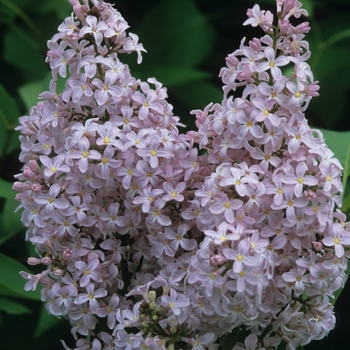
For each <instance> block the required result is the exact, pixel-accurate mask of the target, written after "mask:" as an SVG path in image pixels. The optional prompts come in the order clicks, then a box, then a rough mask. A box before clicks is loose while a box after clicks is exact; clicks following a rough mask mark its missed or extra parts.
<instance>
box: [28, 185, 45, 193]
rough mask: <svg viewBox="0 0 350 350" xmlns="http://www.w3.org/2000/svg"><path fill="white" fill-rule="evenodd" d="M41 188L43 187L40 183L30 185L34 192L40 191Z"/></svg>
mask: <svg viewBox="0 0 350 350" xmlns="http://www.w3.org/2000/svg"><path fill="white" fill-rule="evenodd" d="M43 189H44V187H43V186H42V185H40V184H33V185H32V187H31V190H32V191H33V192H36V193H38V192H41V191H42V190H43Z"/></svg>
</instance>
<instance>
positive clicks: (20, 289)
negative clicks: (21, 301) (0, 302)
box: [0, 253, 41, 300]
mask: <svg viewBox="0 0 350 350" xmlns="http://www.w3.org/2000/svg"><path fill="white" fill-rule="evenodd" d="M0 266H1V269H0V295H5V296H14V297H20V298H25V299H31V300H41V298H40V291H39V288H38V289H37V290H36V291H29V292H26V291H25V290H24V285H25V283H26V280H25V279H24V278H22V276H21V275H20V274H19V272H20V271H27V272H28V271H29V269H28V268H27V267H26V266H24V265H22V264H21V263H20V262H18V261H16V260H14V259H12V258H10V257H9V256H6V255H4V254H2V253H0ZM28 273H31V272H28ZM38 287H39V286H38Z"/></svg>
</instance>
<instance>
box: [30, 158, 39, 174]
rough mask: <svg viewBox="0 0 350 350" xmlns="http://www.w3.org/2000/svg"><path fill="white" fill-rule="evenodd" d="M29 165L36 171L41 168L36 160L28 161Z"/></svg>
mask: <svg viewBox="0 0 350 350" xmlns="http://www.w3.org/2000/svg"><path fill="white" fill-rule="evenodd" d="M28 165H29V167H30V169H31V170H33V171H34V172H35V173H36V172H37V171H38V170H39V169H40V167H39V165H38V162H37V161H36V160H30V161H29V162H28Z"/></svg>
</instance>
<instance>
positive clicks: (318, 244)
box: [312, 241, 322, 252]
mask: <svg viewBox="0 0 350 350" xmlns="http://www.w3.org/2000/svg"><path fill="white" fill-rule="evenodd" d="M312 245H313V247H314V249H315V250H316V252H320V251H321V250H322V243H321V242H316V241H315V242H312Z"/></svg>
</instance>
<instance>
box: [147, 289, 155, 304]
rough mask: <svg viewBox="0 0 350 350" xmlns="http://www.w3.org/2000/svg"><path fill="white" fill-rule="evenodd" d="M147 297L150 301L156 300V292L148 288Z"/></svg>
mask: <svg viewBox="0 0 350 350" xmlns="http://www.w3.org/2000/svg"><path fill="white" fill-rule="evenodd" d="M148 297H149V301H150V302H151V303H152V302H153V301H155V300H156V292H155V291H154V290H150V291H149V292H148Z"/></svg>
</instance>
